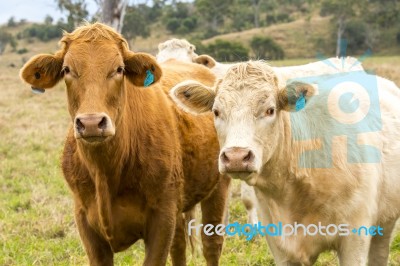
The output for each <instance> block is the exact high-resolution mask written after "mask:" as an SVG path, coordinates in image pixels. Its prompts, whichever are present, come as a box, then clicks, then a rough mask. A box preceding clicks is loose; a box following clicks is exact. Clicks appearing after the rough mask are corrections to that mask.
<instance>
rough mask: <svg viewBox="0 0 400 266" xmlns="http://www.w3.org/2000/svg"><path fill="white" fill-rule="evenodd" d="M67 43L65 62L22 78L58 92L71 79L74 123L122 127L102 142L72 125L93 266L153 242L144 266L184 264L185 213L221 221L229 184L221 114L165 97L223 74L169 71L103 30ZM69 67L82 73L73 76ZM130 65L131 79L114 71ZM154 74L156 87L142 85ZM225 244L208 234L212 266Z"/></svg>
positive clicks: (89, 30) (72, 183)
mask: <svg viewBox="0 0 400 266" xmlns="http://www.w3.org/2000/svg"><path fill="white" fill-rule="evenodd" d="M61 43H62V49H61V51H59V52H58V53H57V54H56V56H51V55H40V60H38V57H34V58H32V59H31V60H30V61H29V62H28V63H27V64H26V65H25V66H24V68H23V69H22V70H21V77H22V78H23V79H24V80H25V81H26V82H28V83H30V84H31V85H33V86H34V87H39V88H49V87H51V86H52V85H55V84H56V83H57V81H58V80H60V78H61V77H62V75H64V76H65V80H66V84H67V95H68V103H69V112H70V114H71V118H72V119H74V118H75V116H76V115H77V114H78V113H79V114H81V113H93V112H105V113H107V114H108V115H109V116H110V117H111V120H112V121H113V124H115V128H116V130H115V135H114V136H112V137H107V139H106V140H104V141H103V142H100V143H87V142H85V141H83V140H81V139H75V137H74V129H73V128H72V127H71V128H70V129H69V132H68V135H67V139H66V142H65V146H64V153H63V162H62V168H63V172H64V176H65V179H66V181H67V182H68V185H69V187H70V188H71V190H72V192H73V195H74V202H75V218H76V223H77V225H78V229H79V233H80V236H81V239H82V242H83V244H84V246H85V250H86V252H87V254H88V257H89V261H90V264H91V265H112V264H113V253H114V252H118V251H122V250H124V249H126V248H128V247H129V246H130V245H132V244H133V243H135V242H136V241H137V240H139V239H144V242H145V247H146V256H145V261H144V265H165V263H166V259H167V255H168V252H169V251H170V252H171V257H172V261H173V264H174V265H185V263H186V261H185V246H186V244H185V237H184V226H185V225H184V221H183V219H182V215H181V213H182V212H184V211H188V210H190V209H192V208H193V207H194V205H195V204H196V203H198V202H201V206H202V213H203V220H202V222H203V223H211V224H214V225H215V224H218V223H221V222H222V218H223V212H224V205H225V199H226V193H227V187H228V185H229V179H228V178H223V177H221V175H220V174H219V173H218V168H217V163H218V152H219V145H218V141H217V138H216V133H215V129H214V127H213V122H212V116H211V115H210V114H209V113H208V114H204V115H199V116H196V117H194V116H192V115H190V114H187V113H184V112H183V111H181V110H180V109H179V108H177V107H176V106H175V105H174V104H173V102H172V101H171V100H170V99H169V98H168V96H167V95H166V92H167V91H168V89H169V88H170V87H172V86H173V85H175V84H177V83H178V82H181V81H183V80H186V79H196V80H199V81H201V82H203V83H206V84H210V85H211V84H212V83H213V81H214V76H213V75H212V74H211V73H210V72H209V71H208V70H207V69H206V68H205V67H203V66H200V65H195V64H184V63H178V62H168V63H166V64H164V65H163V66H162V67H160V66H159V65H158V64H157V63H156V62H155V60H154V58H153V57H151V56H150V55H146V54H137V53H133V52H131V51H129V50H128V47H127V43H126V41H125V40H124V39H123V38H122V37H121V36H120V35H119V34H117V33H115V32H114V31H112V30H111V28H109V27H107V26H104V25H102V24H99V23H96V24H93V25H85V26H82V27H80V28H78V29H77V30H75V31H74V32H73V33H71V34H65V36H64V37H63V39H62V40H61ZM119 61H121V62H119ZM55 62H56V63H55ZM60 62H61V63H60ZM63 64H70V65H71V66H73V67H71V72H70V73H69V74H68V76H67V74H65V73H66V72H64V73H63V71H62V65H63ZM121 64H123V65H124V67H125V73H124V74H123V76H121V77H119V76H116V75H117V74H115V73H114V72H113V69H116V68H117V67H118V66H119V65H121ZM161 69H162V70H161ZM146 70H151V71H152V73H153V74H154V80H155V82H156V83H155V84H153V85H152V86H150V87H149V88H143V87H139V86H143V85H142V84H143V80H144V78H145V73H146ZM38 71H39V72H40V73H41V77H40V78H35V73H36V72H38ZM60 73H61V74H60ZM161 73H163V74H161ZM161 75H163V76H162V77H161ZM160 77H161V78H160ZM159 79H160V81H159V82H157V81H158V80H159ZM222 243H223V238H222V237H220V236H217V235H215V236H212V237H205V236H203V245H204V255H205V257H206V260H207V264H208V265H217V264H218V261H219V257H220V254H221V249H222Z"/></svg>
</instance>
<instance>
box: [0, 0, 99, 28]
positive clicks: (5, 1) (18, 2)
mask: <svg viewBox="0 0 400 266" xmlns="http://www.w3.org/2000/svg"><path fill="white" fill-rule="evenodd" d="M86 2H87V8H88V11H89V14H90V15H93V14H94V13H95V12H96V10H97V6H96V3H95V2H94V0H86ZM46 15H50V16H52V17H53V18H54V21H57V20H58V19H59V18H62V17H63V18H66V13H64V14H63V13H61V11H60V10H58V8H57V4H56V0H0V24H4V23H6V22H7V21H8V19H9V18H10V17H12V16H14V17H15V19H16V21H19V20H20V19H22V18H25V19H27V21H30V22H43V21H44V18H45V17H46Z"/></svg>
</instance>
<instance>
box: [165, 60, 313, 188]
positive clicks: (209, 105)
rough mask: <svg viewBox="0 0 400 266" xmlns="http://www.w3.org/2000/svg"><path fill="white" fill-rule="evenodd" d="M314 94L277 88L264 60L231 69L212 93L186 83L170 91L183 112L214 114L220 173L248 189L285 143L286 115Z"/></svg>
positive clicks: (297, 86)
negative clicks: (246, 185)
mask: <svg viewBox="0 0 400 266" xmlns="http://www.w3.org/2000/svg"><path fill="white" fill-rule="evenodd" d="M313 93H314V89H313V87H312V86H311V85H308V84H304V83H292V84H288V85H287V87H286V88H281V89H280V88H278V80H277V77H276V75H275V74H274V72H273V70H272V68H271V67H270V66H268V65H267V64H266V63H264V62H260V61H255V62H247V63H239V64H236V65H234V66H232V67H231V68H230V69H229V70H228V72H227V73H226V76H225V77H224V79H222V80H219V82H217V83H216V84H215V85H214V87H213V88H211V87H206V86H204V85H202V84H200V83H197V82H194V81H186V82H183V83H180V84H178V85H176V86H175V87H174V88H173V89H172V90H171V96H172V98H173V99H174V100H175V101H176V102H177V103H178V104H179V105H180V106H181V107H183V108H184V109H186V110H188V111H191V112H193V113H201V112H205V111H210V110H212V111H213V113H214V116H215V119H214V122H215V127H216V130H217V133H218V139H219V142H220V147H221V151H220V155H219V171H220V172H221V173H228V174H230V175H231V176H232V177H234V178H240V179H243V180H245V181H247V182H248V183H249V184H254V182H255V180H256V179H255V177H256V176H257V175H256V174H254V173H260V171H261V170H262V167H263V166H264V165H265V164H266V163H267V162H268V161H269V160H270V159H271V158H272V157H273V155H274V153H275V152H276V151H277V150H278V149H279V145H280V142H282V141H285V140H283V139H282V138H283V137H282V135H283V130H284V128H283V121H282V114H283V112H295V111H297V110H298V106H299V101H300V104H305V102H307V98H308V97H310V96H312V95H313ZM296 104H297V107H296ZM296 108H297V109H296Z"/></svg>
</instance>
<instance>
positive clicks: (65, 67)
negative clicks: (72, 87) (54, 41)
mask: <svg viewBox="0 0 400 266" xmlns="http://www.w3.org/2000/svg"><path fill="white" fill-rule="evenodd" d="M61 72H63V73H64V74H68V73H70V72H71V70H70V69H69V67H68V66H64V67H63V68H62V70H61Z"/></svg>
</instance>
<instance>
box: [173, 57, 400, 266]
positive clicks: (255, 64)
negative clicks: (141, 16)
mask: <svg viewBox="0 0 400 266" xmlns="http://www.w3.org/2000/svg"><path fill="white" fill-rule="evenodd" d="M276 72H277V71H276V70H275V69H274V68H272V67H270V66H269V65H268V64H266V63H265V62H261V61H250V62H245V63H238V64H235V65H234V66H232V67H231V68H229V69H228V71H227V72H226V74H225V75H224V77H223V79H222V80H221V81H219V82H217V83H216V84H215V85H214V87H213V88H211V87H207V86H204V85H203V84H200V83H198V82H194V81H185V82H183V83H181V84H178V85H176V86H175V87H174V88H172V89H171V92H170V94H171V97H172V98H173V99H174V100H175V101H176V102H177V103H178V104H179V105H181V106H182V107H184V109H185V110H190V111H191V112H194V113H196V112H197V113H201V112H204V111H210V110H212V111H213V112H214V115H215V126H216V130H217V133H218V139H219V142H220V147H221V151H220V158H219V170H220V172H221V173H227V174H229V175H230V176H232V177H234V178H239V179H241V180H244V181H246V182H247V183H248V184H251V185H252V186H254V188H255V191H256V196H257V200H258V207H259V210H260V213H261V214H262V216H261V220H262V223H263V224H264V225H268V224H275V225H276V224H279V223H282V224H283V225H284V226H285V227H284V229H282V231H281V233H280V234H278V235H276V236H272V235H270V234H267V236H266V237H267V241H268V244H269V247H270V249H271V251H272V254H273V256H274V259H275V261H276V264H277V265H312V264H313V263H314V262H315V261H316V260H317V258H318V255H319V254H320V253H321V252H323V251H324V250H336V251H337V253H338V256H339V261H340V264H341V265H344V266H361V265H366V263H367V262H368V265H370V266H380V265H387V261H388V256H389V246H390V240H391V234H392V231H393V228H394V226H395V223H396V220H397V219H398V218H399V216H400V164H399V161H400V130H399V129H400V111H399V106H400V90H399V88H398V87H397V86H396V85H395V84H394V83H393V82H391V81H388V80H386V79H383V78H381V77H377V76H373V75H368V74H366V73H365V72H362V71H356V72H353V73H351V72H349V73H346V72H343V73H339V75H331V76H329V75H327V76H325V77H324V78H323V79H320V80H318V79H314V80H313V79H310V80H309V81H310V83H313V82H316V84H319V85H320V86H319V87H318V88H316V87H314V86H312V85H310V83H304V81H302V79H299V80H298V81H295V82H291V83H289V84H285V86H284V87H280V84H284V82H281V81H279V75H278V74H277V73H276ZM303 80H307V79H303ZM337 80H339V81H340V82H338V83H335V82H336V81H337ZM355 81H357V82H355ZM332 84H337V85H335V86H334V87H333V88H332V87H331V86H332ZM357 84H362V85H363V86H361V85H357ZM348 96H350V97H348ZM343 99H345V101H343ZM346 99H347V102H348V104H347V105H343V102H346ZM338 107H339V108H338ZM343 108H344V109H343ZM346 108H347V109H346ZM352 108H353V109H354V108H355V109H354V110H353V109H352ZM343 110H347V111H343ZM364 121H365V122H364ZM312 136H314V137H312ZM315 136H319V137H315ZM326 136H328V137H326ZM328 147H330V148H329V149H328ZM286 225H291V226H292V227H294V226H295V225H296V226H298V227H296V228H297V234H296V235H295V234H294V231H293V230H292V229H293V228H290V227H289V226H288V227H286ZM300 225H302V226H300ZM315 228H317V230H318V231H316V230H315ZM318 228H319V229H318ZM321 228H322V231H321ZM285 229H289V230H285ZM364 229H365V230H364ZM269 232H270V233H271V231H269ZM290 233H292V234H290Z"/></svg>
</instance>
